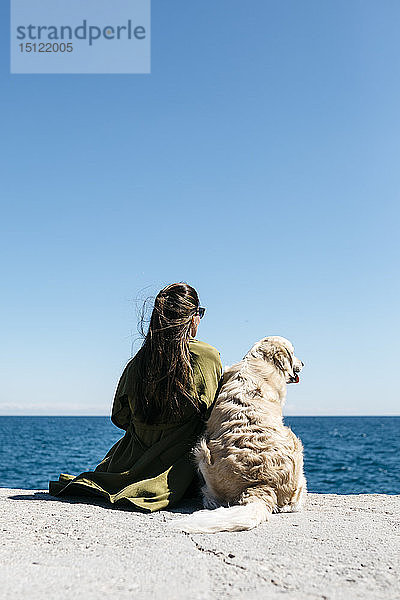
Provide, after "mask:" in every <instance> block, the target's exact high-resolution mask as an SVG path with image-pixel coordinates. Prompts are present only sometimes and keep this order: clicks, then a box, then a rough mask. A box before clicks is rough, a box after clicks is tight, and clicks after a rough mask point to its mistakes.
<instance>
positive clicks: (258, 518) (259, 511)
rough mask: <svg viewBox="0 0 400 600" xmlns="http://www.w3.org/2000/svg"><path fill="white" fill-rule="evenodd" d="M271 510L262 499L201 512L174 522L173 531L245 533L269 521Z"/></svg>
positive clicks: (172, 524)
mask: <svg viewBox="0 0 400 600" xmlns="http://www.w3.org/2000/svg"><path fill="white" fill-rule="evenodd" d="M271 512H272V511H271V508H270V507H269V506H268V505H267V504H266V503H265V502H264V501H263V500H260V499H254V500H252V501H251V502H248V503H246V504H239V505H236V506H230V507H228V508H224V507H222V506H221V507H220V508H216V509H215V510H200V511H198V512H196V513H193V514H192V515H190V516H189V517H185V518H183V519H178V520H177V521H173V522H172V523H171V526H172V528H173V529H179V530H181V531H186V532H188V533H217V532H218V531H245V530H247V529H253V527H256V526H257V525H259V524H260V523H263V522H264V521H267V520H268V518H269V515H270V514H271Z"/></svg>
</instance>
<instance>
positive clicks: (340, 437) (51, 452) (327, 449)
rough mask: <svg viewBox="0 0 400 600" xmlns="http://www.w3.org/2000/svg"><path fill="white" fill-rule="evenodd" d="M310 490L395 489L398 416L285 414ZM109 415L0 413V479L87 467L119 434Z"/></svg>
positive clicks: (42, 481) (399, 482)
mask: <svg viewBox="0 0 400 600" xmlns="http://www.w3.org/2000/svg"><path fill="white" fill-rule="evenodd" d="M285 424H286V425H288V426H289V427H291V428H292V430H293V431H294V432H295V433H296V435H297V436H298V437H300V439H301V440H302V442H303V446H304V458H305V473H306V477H307V482H308V489H309V491H310V492H318V493H324V494H400V435H399V434H400V416H398V417H389V416H385V417H308V416H307V417H285ZM123 433H124V432H123V431H121V430H120V429H117V428H116V427H115V426H114V425H113V424H112V423H111V421H110V418H109V417H28V416H26V417H25V416H15V417H14V416H3V417H0V487H7V488H19V489H47V487H48V481H49V480H51V479H52V480H54V479H58V476H59V474H60V473H70V474H74V475H78V474H79V473H82V472H84V471H89V470H92V469H94V468H95V467H96V465H97V464H98V463H99V462H100V461H101V460H102V458H103V457H104V456H105V455H106V453H107V451H108V450H109V449H110V448H111V446H112V445H113V444H114V443H115V442H117V440H118V439H120V437H121V436H122V435H123Z"/></svg>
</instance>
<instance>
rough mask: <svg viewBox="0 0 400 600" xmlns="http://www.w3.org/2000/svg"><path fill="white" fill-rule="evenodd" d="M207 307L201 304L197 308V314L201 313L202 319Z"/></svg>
mask: <svg viewBox="0 0 400 600" xmlns="http://www.w3.org/2000/svg"><path fill="white" fill-rule="evenodd" d="M205 312H206V309H205V308H204V307H203V306H199V308H198V309H197V314H198V315H199V317H200V319H202V318H203V317H204V315H205Z"/></svg>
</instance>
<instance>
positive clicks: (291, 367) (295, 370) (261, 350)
mask: <svg viewBox="0 0 400 600" xmlns="http://www.w3.org/2000/svg"><path fill="white" fill-rule="evenodd" d="M249 355H250V356H252V357H253V358H262V359H263V360H265V361H267V362H268V363H271V364H272V365H273V366H274V367H275V368H276V369H278V370H279V372H280V373H282V374H283V375H284V376H285V381H286V383H299V381H300V380H299V373H300V371H301V370H302V368H303V367H304V363H303V362H302V361H301V360H300V359H299V358H297V357H296V356H295V355H294V348H293V346H292V344H291V343H290V342H289V340H287V339H285V338H283V337H280V336H278V335H274V336H270V337H266V338H263V339H262V340H260V341H259V342H257V343H256V344H254V346H253V347H252V348H251V350H250V352H249V353H248V356H249Z"/></svg>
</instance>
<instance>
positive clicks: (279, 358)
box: [273, 346, 294, 377]
mask: <svg viewBox="0 0 400 600" xmlns="http://www.w3.org/2000/svg"><path fill="white" fill-rule="evenodd" d="M273 362H274V364H275V366H276V367H277V368H278V369H279V370H280V371H282V373H289V375H290V377H294V371H293V358H292V356H291V354H290V352H289V351H288V350H286V348H283V347H281V346H277V348H276V351H275V353H274V355H273Z"/></svg>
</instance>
